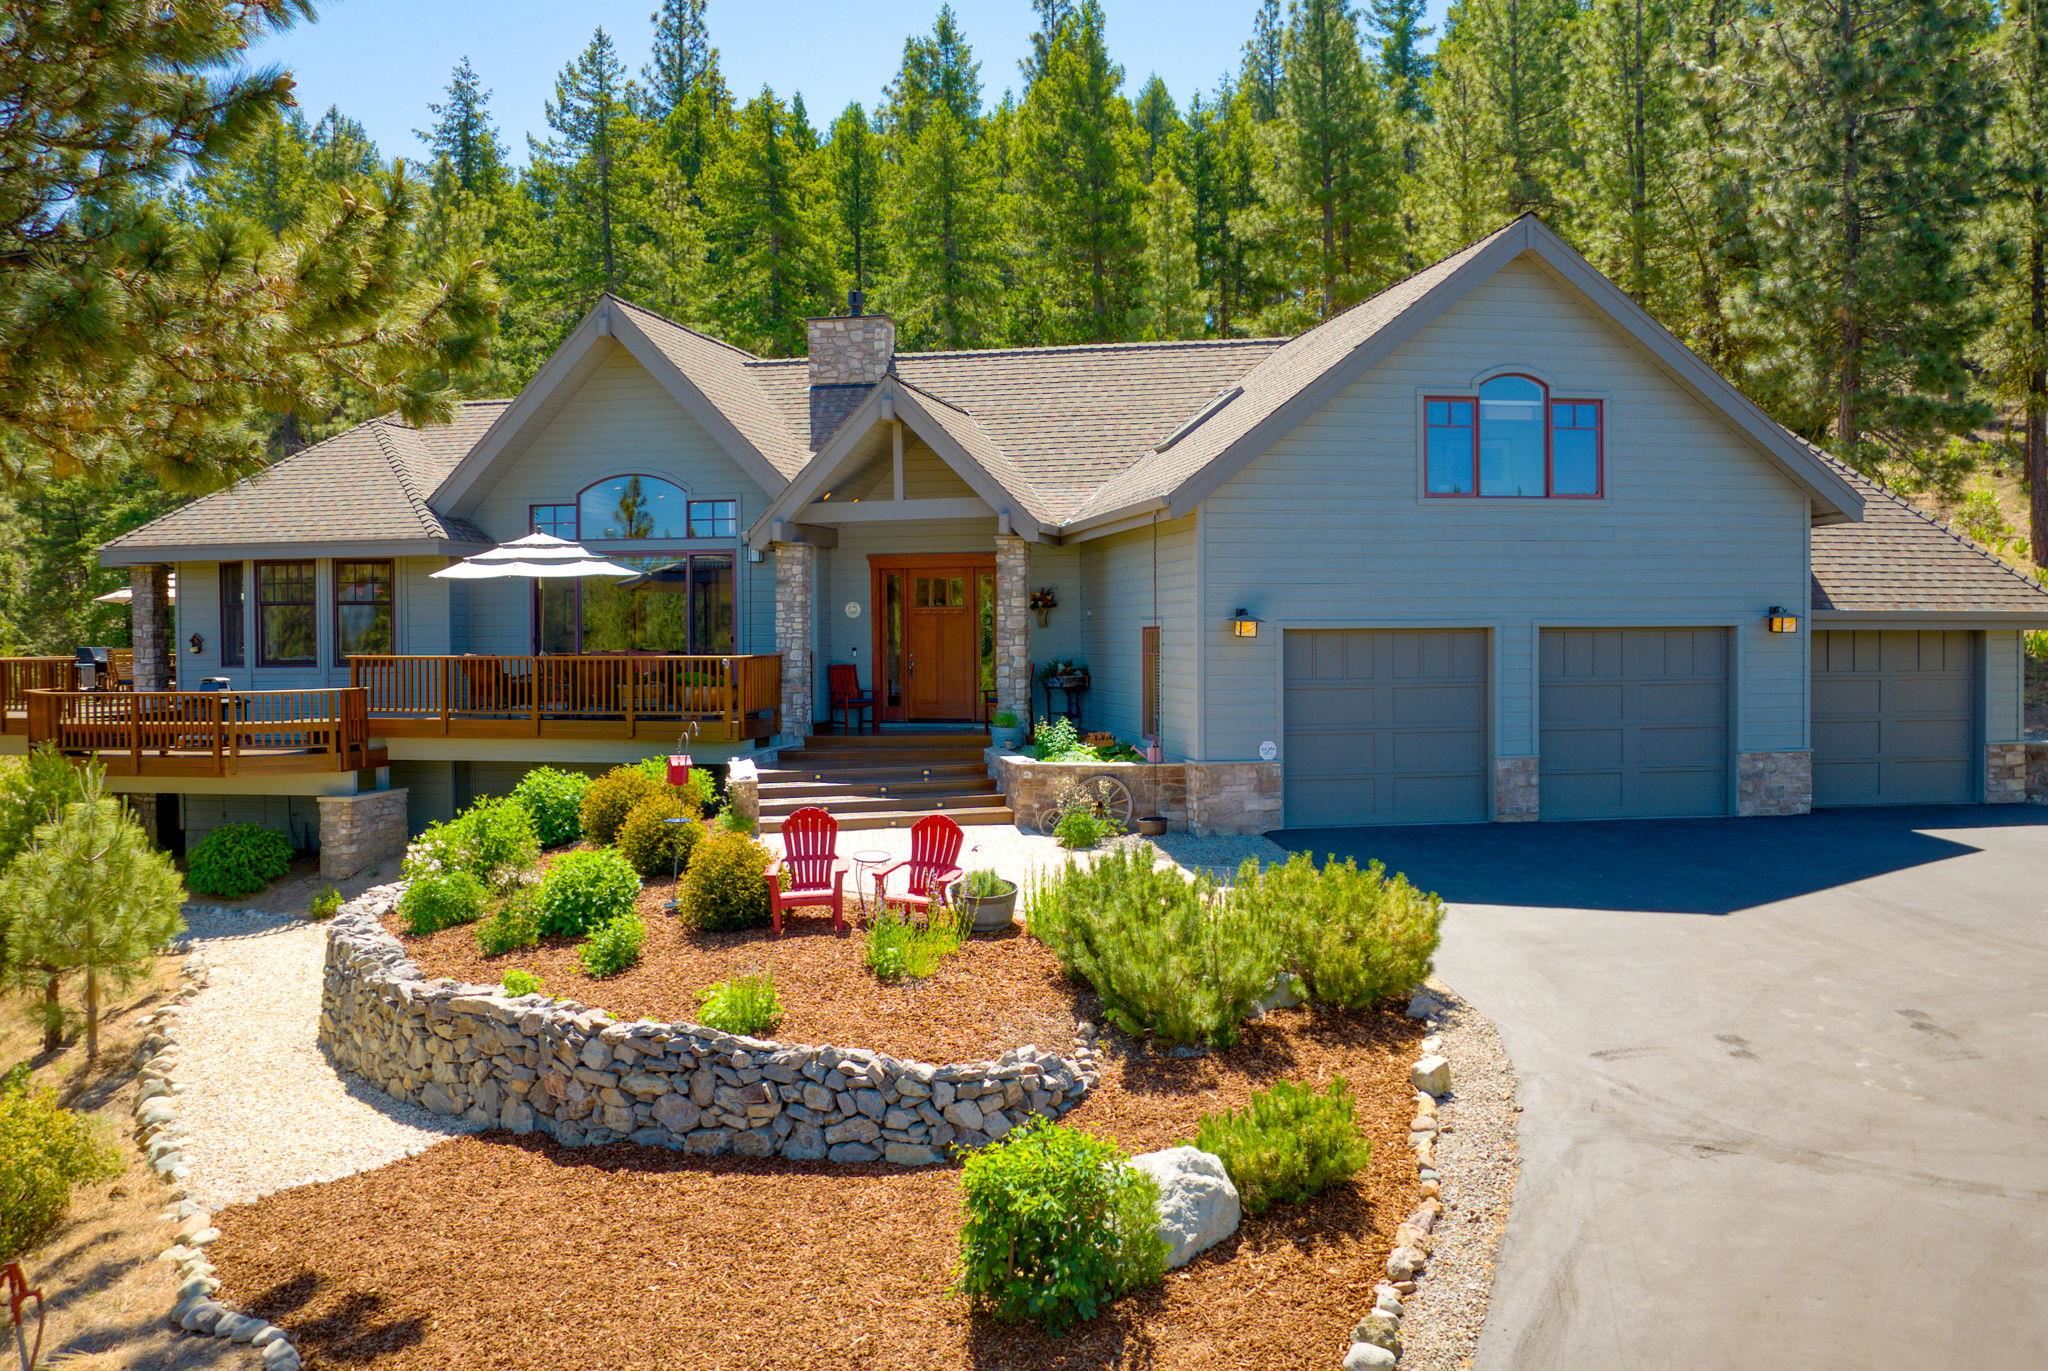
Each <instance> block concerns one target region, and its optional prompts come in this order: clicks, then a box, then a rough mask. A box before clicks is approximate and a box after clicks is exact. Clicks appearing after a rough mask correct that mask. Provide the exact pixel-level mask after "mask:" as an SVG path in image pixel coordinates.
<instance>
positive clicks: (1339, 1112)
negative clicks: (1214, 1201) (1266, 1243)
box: [1195, 1076, 1372, 1214]
mask: <svg viewBox="0 0 2048 1371" xmlns="http://www.w3.org/2000/svg"><path fill="white" fill-rule="evenodd" d="M1195 1146H1196V1147H1199V1148H1201V1149H1202V1150H1203V1151H1204V1152H1213V1153H1215V1154H1216V1155H1217V1156H1218V1157H1220V1158H1222V1159H1223V1169H1224V1170H1225V1171H1228V1172H1229V1173H1230V1181H1231V1184H1233V1185H1235V1186H1236V1187H1237V1194H1238V1198H1239V1199H1241V1200H1243V1201H1244V1208H1245V1212H1246V1213H1247V1214H1263V1213H1265V1212H1266V1210H1267V1209H1269V1208H1271V1207H1272V1206H1273V1205H1276V1204H1298V1203H1300V1202H1301V1201H1303V1200H1305V1199H1307V1198H1309V1196H1311V1195H1315V1194H1319V1193H1321V1192H1322V1191H1323V1190H1324V1189H1326V1188H1327V1187H1329V1186H1332V1185H1335V1184H1336V1183H1337V1182H1338V1181H1341V1180H1345V1179H1347V1178H1349V1177H1350V1176H1352V1175H1354V1174H1356V1173H1357V1172H1359V1171H1362V1170H1364V1169H1365V1165H1366V1163H1367V1162H1369V1161H1371V1160H1372V1143H1371V1142H1369V1141H1367V1140H1366V1139H1364V1138H1361V1137H1359V1136H1358V1125H1357V1123H1356V1122H1354V1120H1353V1117H1352V1107H1351V1087H1350V1086H1349V1085H1347V1084H1345V1081H1344V1078H1343V1077H1342V1076H1339V1077H1337V1078H1336V1079H1335V1080H1333V1081H1331V1082H1330V1085H1329V1088H1328V1089H1327V1090H1321V1091H1317V1090H1311V1089H1309V1088H1308V1087H1307V1086H1301V1085H1296V1084H1294V1083H1293V1082H1291V1081H1281V1082H1280V1083H1279V1084H1278V1085H1276V1086H1274V1087H1273V1088H1272V1089H1271V1090H1257V1091H1254V1092H1252V1097H1251V1100H1250V1101H1249V1102H1248V1103H1247V1104H1246V1105H1245V1107H1244V1108H1243V1109H1233V1110H1229V1111H1226V1112H1224V1113H1221V1114H1204V1115H1203V1116H1202V1122H1201V1126H1200V1127H1199V1128H1198V1129H1197V1130H1196V1132H1195Z"/></svg>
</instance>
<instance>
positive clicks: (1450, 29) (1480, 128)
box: [1436, 0, 1578, 228]
mask: <svg viewBox="0 0 2048 1371" xmlns="http://www.w3.org/2000/svg"><path fill="white" fill-rule="evenodd" d="M1577 9H1578V0H1457V2H1456V3H1454V4H1453V5H1452V6H1451V10H1450V15H1449V18H1448V20H1447V22H1446V26H1445V30H1444V41H1443V43H1442V44H1441V45H1440V46H1439V47H1438V49H1437V58H1436V60H1437V66H1438V69H1439V70H1442V69H1443V68H1445V67H1449V68H1452V69H1453V70H1454V71H1455V73H1456V74H1457V75H1458V76H1459V77H1460V78H1462V80H1463V82H1464V83H1465V93H1467V94H1469V95H1470V96H1472V97H1473V100H1474V104H1473V105H1472V106H1471V107H1470V111H1471V114H1472V115H1476V116H1477V118H1478V120H1479V122H1478V125H1477V127H1476V128H1475V130H1474V132H1475V133H1476V134H1477V136H1478V138H1479V140H1480V147H1481V148H1482V149H1483V151H1482V157H1483V158H1484V160H1485V161H1486V162H1488V163H1490V164H1492V166H1493V168H1494V173H1493V174H1494V178H1495V179H1496V180H1497V181H1498V183H1499V191H1498V193H1497V195H1496V196H1495V197H1494V198H1495V201H1496V208H1495V209H1494V211H1493V212H1492V213H1489V214H1488V215H1486V216H1485V217H1487V218H1490V219H1494V220H1500V219H1507V218H1512V217H1514V216H1515V215H1517V214H1526V213H1530V212H1534V213H1537V214H1543V215H1550V216H1555V214H1556V210H1557V204H1558V190H1559V182H1560V180H1561V178H1562V174H1563V172H1564V170H1565V166H1566V162H1567V156H1566V146H1565V144H1566V135H1567V131H1568V123H1567V120H1566V117H1565V95H1566V90H1567V79H1566V75H1565V51H1566V43H1567V38H1568V29H1569V25H1570V23H1571V21H1572V17H1573V15H1574V14H1575V13H1576V12H1577ZM1447 117H1448V114H1447V112H1446V111H1445V110H1444V109H1443V108H1442V107H1441V106H1438V107H1437V122H1438V123H1439V124H1441V123H1442V122H1443V121H1444V120H1445V119H1446V118H1447ZM1495 226H1496V225H1494V224H1489V225H1488V227H1489V228H1491V227H1495Z"/></svg>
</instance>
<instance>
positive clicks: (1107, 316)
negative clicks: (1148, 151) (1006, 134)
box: [1017, 0, 1144, 342]
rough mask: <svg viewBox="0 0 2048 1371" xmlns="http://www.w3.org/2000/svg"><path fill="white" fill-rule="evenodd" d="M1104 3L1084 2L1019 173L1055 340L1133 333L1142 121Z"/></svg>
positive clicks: (1064, 40)
mask: <svg viewBox="0 0 2048 1371" xmlns="http://www.w3.org/2000/svg"><path fill="white" fill-rule="evenodd" d="M1122 84H1123V68H1121V67H1119V66H1117V65H1116V64H1115V63H1114V62H1112V61H1110V60H1109V51H1108V48H1107V46H1106V44H1105V43H1104V40H1103V17H1102V6H1101V4H1100V3H1099V0H1080V3H1079V4H1078V5H1077V6H1076V7H1075V8H1074V11H1073V13H1072V15H1071V16H1070V17H1069V18H1068V19H1067V20H1066V22H1065V24H1064V25H1063V26H1062V27H1061V29H1060V31H1059V37H1058V38H1057V39H1056V40H1055V41H1054V42H1053V43H1052V45H1051V47H1050V48H1049V49H1048V50H1047V52H1046V54H1045V59H1044V67H1043V72H1042V74H1041V75H1040V77H1039V78H1038V80H1036V81H1034V82H1033V83H1032V85H1031V90H1030V93H1029V94H1028V95H1026V96H1025V99H1024V105H1023V108H1022V110H1021V111H1020V113H1019V116H1018V127H1017V143H1018V146H1017V170H1018V178H1019V181H1020V183H1021V186H1020V189H1021V195H1022V205H1021V206H1020V209H1021V215H1022V220H1023V228H1024V231H1025V234H1026V236H1027V244H1028V249H1027V250H1028V254H1029V256H1030V257H1031V259H1032V263H1033V267H1034V269H1035V270H1036V272H1037V273H1038V276H1039V281H1038V288H1039V290H1038V293H1039V296H1040V302H1039V310H1038V314H1039V324H1038V326H1039V328H1041V329H1042V330H1043V331H1044V341H1046V342H1109V341H1113V340H1116V339H1120V338H1123V337H1126V336H1128V330H1129V327H1130V322H1131V317H1132V312H1133V310H1134V309H1135V308H1136V305H1137V295H1138V284H1139V281H1138V277H1139V273H1137V272H1136V271H1133V270H1132V269H1131V268H1132V265H1133V263H1134V261H1135V259H1136V258H1137V256H1138V254H1139V251H1140V249H1141V248H1142V246H1143V243H1144V229H1143V226H1142V225H1141V224H1140V222H1139V217H1138V204H1139V200H1140V198H1141V196H1142V194H1143V189H1144V188H1143V184H1142V183H1141V182H1140V180H1139V177H1138V165H1139V161H1140V150H1139V136H1138V130H1137V125H1136V123H1135V121H1134V120H1133V119H1132V117H1131V107H1130V105H1129V103H1128V102H1126V101H1125V100H1124V98H1123V96H1122V95H1121V94H1119V92H1118V88H1119V87H1120V86H1121V85H1122Z"/></svg>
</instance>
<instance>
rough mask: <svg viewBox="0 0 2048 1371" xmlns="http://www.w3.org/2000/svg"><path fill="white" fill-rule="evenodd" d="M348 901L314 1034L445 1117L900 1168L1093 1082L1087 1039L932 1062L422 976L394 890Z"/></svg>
mask: <svg viewBox="0 0 2048 1371" xmlns="http://www.w3.org/2000/svg"><path fill="white" fill-rule="evenodd" d="M398 889H399V888H398V887H397V886H379V887H377V888H375V889H372V890H369V891H366V892H364V894H363V895H362V896H360V897H359V898H357V899H355V900H353V901H351V902H350V903H349V904H347V905H344V906H343V907H342V910H341V912H340V913H339V914H337V915H336V916H335V918H334V921H333V923H332V925H331V926H330V930H329V933H328V940H327V965H326V972H325V976H326V981H325V986H324V988H323V990H322V992H321V1002H320V1042H321V1044H322V1045H323V1046H324V1047H325V1048H326V1049H327V1050H328V1051H329V1052H330V1053H331V1054H332V1055H333V1057H334V1060H335V1063H336V1064H337V1065H338V1066H340V1067H341V1068H342V1069H343V1070H345V1071H350V1072H353V1073H355V1074H356V1075H359V1076H361V1077H363V1078H364V1079H365V1080H367V1081H369V1082H370V1083H372V1084H373V1085H376V1086H378V1087H380V1088H381V1089H383V1090H386V1091H388V1092H389V1093H391V1094H393V1095H396V1096H398V1097H399V1098H400V1099H404V1100H410V1101H412V1102H414V1103H416V1104H419V1105H421V1106H423V1107H424V1108H427V1109H429V1110H432V1111H433V1112H434V1113H437V1114H444V1115H450V1116H459V1117H462V1118H466V1119H469V1120H471V1121H472V1122H475V1123H480V1124H485V1125H491V1126H496V1127H501V1128H506V1129H510V1130H511V1131H513V1132H515V1133H529V1132H533V1131H534V1130H536V1129H538V1130H539V1131H541V1132H544V1133H548V1134H551V1135H552V1136H553V1137H554V1138H555V1139H556V1140H557V1141H559V1142H562V1143H564V1144H566V1145H569V1146H572V1147H574V1146H579V1145H584V1144H595V1143H601V1142H612V1141H617V1140H620V1139H630V1140H631V1141H633V1142H636V1143H641V1144H645V1145H649V1146H655V1147H668V1148H675V1149H679V1150H681V1151H685V1152H691V1153H697V1154H700V1155H707V1156H709V1155H718V1154H720V1153H726V1152H733V1153H738V1154H739V1155H742V1156H749V1157H766V1156H771V1155H775V1156H783V1157H789V1158H793V1159H799V1160H818V1159H826V1160H830V1161H836V1162H872V1161H889V1162H894V1163H898V1164H901V1165H906V1166H917V1165H929V1164H931V1163H934V1162H938V1161H941V1160H943V1159H944V1155H945V1151H946V1149H947V1148H949V1147H973V1146H977V1145H979V1144H982V1143H987V1142H993V1141H994V1140H996V1139H998V1138H1000V1137H1002V1136H1003V1135H1004V1134H1006V1133H1008V1132H1009V1131H1010V1130H1011V1129H1012V1128H1014V1127H1016V1126H1017V1125H1018V1124H1019V1123H1022V1122H1023V1121H1024V1120H1025V1119H1026V1118H1028V1117H1029V1116H1030V1115H1032V1114H1042V1115H1045V1116H1047V1117H1057V1116H1058V1115H1059V1114H1061V1113H1063V1112H1065V1111H1066V1110H1067V1109H1069V1108H1071V1107H1072V1106H1073V1105H1074V1104H1076V1103H1078V1102H1079V1100H1080V1098H1081V1096H1082V1095H1083V1094H1084V1093H1086V1092H1087V1091H1088V1090H1089V1089H1090V1088H1091V1087H1092V1086H1093V1085H1094V1083H1095V1080H1096V1078H1097V1068H1096V1065H1095V1055H1094V1051H1093V1049H1092V1048H1091V1047H1089V1046H1087V1045H1086V1043H1085V1042H1077V1045H1076V1047H1075V1050H1074V1054H1073V1055H1072V1056H1071V1057H1063V1056H1060V1055H1059V1054H1057V1053H1053V1052H1045V1051H1040V1050H1039V1049H1038V1048H1036V1047H1035V1046H1031V1045H1026V1046H1023V1047H1017V1048H1012V1049H1011V1050H1010V1051H1008V1052H1005V1053H1004V1054H1003V1055H1002V1056H1000V1057H998V1058H996V1059H995V1060H993V1061H984V1062H971V1063H967V1064H965V1065H958V1066H930V1065H927V1064H925V1063H923V1062H912V1061H903V1060H900V1059H898V1058H895V1057H889V1056H885V1055H883V1054H881V1053H879V1052H870V1051H867V1050H865V1049H861V1048H841V1047H829V1046H827V1047H808V1046H796V1045H791V1044H785V1043H777V1042H768V1041H764V1040H761V1039H758V1038H746V1037H740V1036H737V1035H735V1034H731V1033H720V1032H718V1031H716V1030H714V1029H708V1028H702V1027H698V1026H696V1025H694V1024H681V1023H652V1022H645V1021H643V1022H638V1023H617V1022H614V1021H613V1020H612V1018H611V1016H610V1015H608V1014H606V1013H605V1012H604V1011H603V1010H598V1009H589V1008H586V1007H584V1006H583V1005H580V1004H577V1003H575V1002H573V1001H566V1000H549V999H548V998H547V997H545V996H541V995H523V996H518V997H513V996H508V995H506V994H504V993H503V991H502V990H500V989H499V988H498V987H497V986H482V985H462V984H458V983H456V982H454V981H449V980H428V979H427V978H426V977H425V976H423V975H422V974H421V972H420V969H419V967H418V966H416V965H415V964H414V963H413V962H411V961H410V960H408V959H407V957H406V955H405V951H404V948H403V947H402V946H401V945H400V944H399V941H398V939H397V938H395V937H393V936H392V935H391V934H390V933H389V932H388V931H386V929H385V928H384V926H383V923H382V922H381V917H382V915H384V914H385V913H387V912H389V910H390V909H391V908H392V906H393V904H394V903H395V902H396V900H397V896H398Z"/></svg>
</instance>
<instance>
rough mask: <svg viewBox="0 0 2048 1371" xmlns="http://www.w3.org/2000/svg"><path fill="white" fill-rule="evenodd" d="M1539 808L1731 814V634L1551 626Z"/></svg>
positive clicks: (1605, 814)
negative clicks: (1729, 804) (1729, 800)
mask: <svg viewBox="0 0 2048 1371" xmlns="http://www.w3.org/2000/svg"><path fill="white" fill-rule="evenodd" d="M1538 642H1539V644H1540V649H1539V650H1540V652H1541V655H1542V692H1541V697H1540V705H1539V708H1540V709H1541V711H1542V727H1541V730H1540V732H1541V737H1540V740H1539V746H1540V748H1541V749H1542V754H1543V755H1542V760H1541V762H1540V764H1539V766H1538V775H1539V776H1540V778H1541V783H1542V790H1543V793H1542V800H1541V803H1542V814H1543V817H1544V818H1546V819H1667V818H1684V817H1688V816H1692V815H1700V814H1726V813H1727V812H1728V634H1727V632H1726V631H1725V630H1723V629H1718V628H1626V629H1622V628H1601V629H1580V628H1568V629H1550V628H1546V629H1544V630H1543V632H1542V633H1541V635H1540V636H1539V638H1538Z"/></svg>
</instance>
